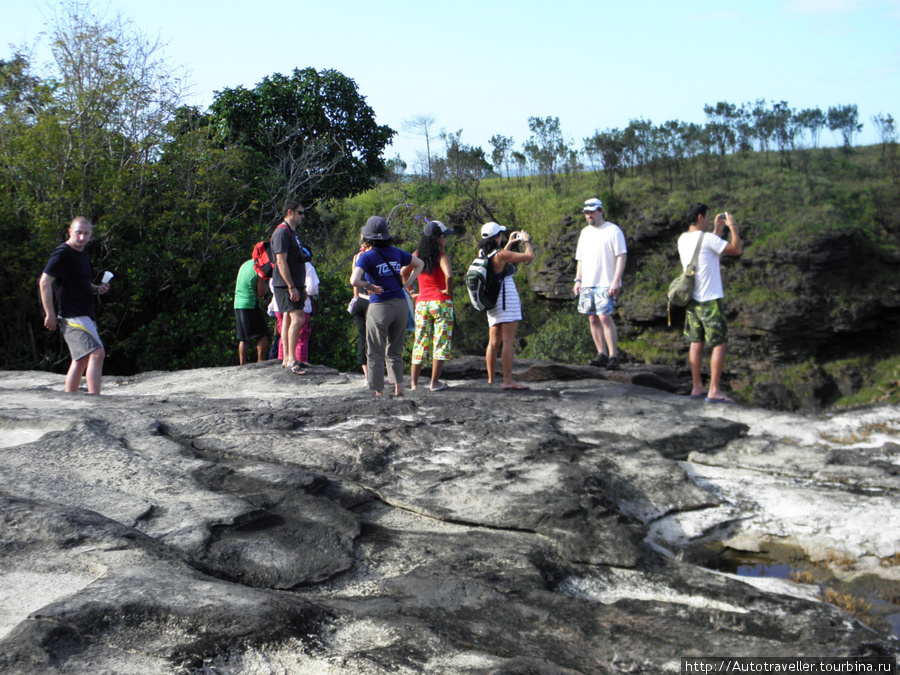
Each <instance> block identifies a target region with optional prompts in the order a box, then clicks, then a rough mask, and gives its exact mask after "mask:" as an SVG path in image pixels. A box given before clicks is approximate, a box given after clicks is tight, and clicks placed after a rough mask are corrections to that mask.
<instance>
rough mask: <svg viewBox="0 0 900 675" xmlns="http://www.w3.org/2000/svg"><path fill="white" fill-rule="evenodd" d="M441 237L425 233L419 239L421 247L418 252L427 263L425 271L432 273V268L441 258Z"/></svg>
mask: <svg viewBox="0 0 900 675" xmlns="http://www.w3.org/2000/svg"><path fill="white" fill-rule="evenodd" d="M438 239H439V237H430V236H428V235H427V234H423V235H422V238H421V239H419V249H418V253H417V254H416V255H417V256H418V257H419V258H421V259H422V262H424V263H425V272H427V273H428V274H431V270H433V269H434V266H435V265H437V264H438V261H440V259H441V245H440V244H439V243H438Z"/></svg>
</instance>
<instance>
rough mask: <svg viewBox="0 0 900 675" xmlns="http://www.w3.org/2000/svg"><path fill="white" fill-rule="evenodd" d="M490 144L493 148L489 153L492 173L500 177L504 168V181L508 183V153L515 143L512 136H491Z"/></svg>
mask: <svg viewBox="0 0 900 675" xmlns="http://www.w3.org/2000/svg"><path fill="white" fill-rule="evenodd" d="M490 143H491V145H492V146H493V147H494V149H493V150H492V151H491V163H492V164H493V165H494V171H496V172H497V173H498V174H500V175H501V176H502V175H503V171H502V169H503V168H505V169H506V180H507V181H509V180H510V178H509V160H510V152H511V151H512V149H513V146H514V145H515V141H514V140H513V137H512V136H503V135H501V134H494V135H493V136H491V140H490Z"/></svg>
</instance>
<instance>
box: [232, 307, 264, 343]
mask: <svg viewBox="0 0 900 675" xmlns="http://www.w3.org/2000/svg"><path fill="white" fill-rule="evenodd" d="M234 319H235V325H236V330H237V339H238V341H239V342H256V341H257V340H259V339H260V338H261V337H269V326H268V324H267V322H266V317H265V315H264V314H263V311H262V310H261V309H260V308H259V307H257V308H256V309H236V310H234Z"/></svg>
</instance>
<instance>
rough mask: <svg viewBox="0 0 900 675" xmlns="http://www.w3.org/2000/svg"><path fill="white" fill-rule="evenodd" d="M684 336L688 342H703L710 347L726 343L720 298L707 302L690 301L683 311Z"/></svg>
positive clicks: (723, 311)
mask: <svg viewBox="0 0 900 675" xmlns="http://www.w3.org/2000/svg"><path fill="white" fill-rule="evenodd" d="M684 336H685V337H686V338H687V339H688V340H689V341H690V342H705V343H707V344H708V345H709V346H710V347H717V346H719V345H723V344H725V343H726V342H728V326H727V324H726V323H725V302H724V301H723V300H722V298H718V299H716V300H709V301H708V302H697V301H696V300H691V301H690V303H688V306H687V308H686V309H685V315H684Z"/></svg>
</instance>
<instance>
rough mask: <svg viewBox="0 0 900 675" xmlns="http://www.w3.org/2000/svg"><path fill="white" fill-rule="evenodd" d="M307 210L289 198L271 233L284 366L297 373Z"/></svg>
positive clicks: (299, 372) (298, 366) (302, 301)
mask: <svg viewBox="0 0 900 675" xmlns="http://www.w3.org/2000/svg"><path fill="white" fill-rule="evenodd" d="M303 215H304V209H303V206H302V205H301V204H300V202H298V201H296V200H293V199H289V200H288V201H287V203H286V204H285V206H284V220H283V221H282V222H281V223H280V224H279V225H278V227H276V228H275V232H274V233H273V234H272V238H271V243H272V252H273V253H274V254H275V270H274V271H273V272H272V288H273V290H274V293H273V294H274V296H275V307H276V309H277V310H278V311H279V312H281V313H282V318H281V344H282V345H284V360H283V362H282V364H281V365H282V366H284V367H285V368H290V369H291V372H294V373H296V374H297V375H304V374H305V371H303V370H302V369H301V368H300V364H299V363H297V362H296V361H295V360H294V358H295V353H296V351H297V340H298V339H299V338H300V329H301V328H302V327H303V322H304V321H305V320H306V313H305V312H304V311H303V305H304V301H305V299H306V298H305V297H304V295H305V286H306V260H305V259H304V257H303V247H302V245H301V244H300V236H299V235H298V234H297V228H298V227H299V226H300V223H302V222H303Z"/></svg>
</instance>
